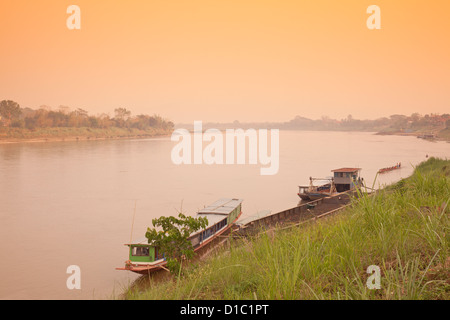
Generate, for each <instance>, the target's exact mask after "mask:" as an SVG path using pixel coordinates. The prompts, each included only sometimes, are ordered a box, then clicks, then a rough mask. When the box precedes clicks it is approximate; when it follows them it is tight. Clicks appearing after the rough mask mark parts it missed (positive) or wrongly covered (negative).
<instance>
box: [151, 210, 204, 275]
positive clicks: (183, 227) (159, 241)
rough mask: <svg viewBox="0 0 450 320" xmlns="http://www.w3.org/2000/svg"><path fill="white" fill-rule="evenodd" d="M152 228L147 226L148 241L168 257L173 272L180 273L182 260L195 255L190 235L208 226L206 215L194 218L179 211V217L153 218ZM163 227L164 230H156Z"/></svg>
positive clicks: (169, 266)
mask: <svg viewBox="0 0 450 320" xmlns="http://www.w3.org/2000/svg"><path fill="white" fill-rule="evenodd" d="M152 224H153V227H154V228H152V229H150V228H147V232H146V233H145V237H146V238H147V239H148V243H151V244H152V245H154V246H155V247H157V248H158V250H160V251H161V252H164V255H165V257H166V259H167V266H168V268H169V270H170V272H171V273H174V274H178V272H179V271H180V268H181V260H182V259H183V258H184V259H186V260H188V259H191V258H192V257H193V255H194V248H193V247H192V243H191V241H189V239H188V238H189V236H190V235H191V234H192V233H193V232H196V231H198V230H200V229H204V228H206V226H208V219H207V218H205V217H200V218H193V217H189V216H185V215H184V214H182V213H179V215H178V218H176V217H173V216H170V217H160V218H158V219H153V220H152ZM155 228H161V229H162V230H156V229H155Z"/></svg>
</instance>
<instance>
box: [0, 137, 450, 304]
mask: <svg viewBox="0 0 450 320" xmlns="http://www.w3.org/2000/svg"><path fill="white" fill-rule="evenodd" d="M175 144H176V142H172V141H171V140H170V137H167V138H155V139H138V140H101V141H78V142H77V141H71V142H70V141H66V142H35V143H11V144H0V299H55V300H57V299H69V300H70V299H111V298H118V297H119V295H120V294H121V292H122V291H123V290H124V289H125V288H126V287H127V285H129V284H130V283H132V282H133V281H134V280H135V279H136V278H137V276H136V275H134V274H132V273H129V272H126V271H118V270H115V268H116V267H119V266H123V264H124V261H125V260H126V259H127V255H128V252H127V247H126V246H124V243H127V242H129V241H130V239H131V238H132V239H136V238H142V237H143V236H144V234H145V231H146V229H147V227H151V220H152V219H153V218H156V217H159V216H161V215H166V216H167V215H176V214H177V212H178V211H183V212H184V213H186V214H189V215H194V214H195V212H196V211H197V210H198V209H200V208H202V207H204V206H205V205H208V204H209V203H212V202H214V201H215V200H217V199H219V198H223V197H233V198H242V199H244V202H243V210H244V217H245V216H247V215H252V214H255V213H256V212H258V211H261V210H271V211H273V212H277V211H280V210H284V209H287V208H291V207H294V206H296V205H297V203H298V200H299V199H298V196H297V192H298V185H301V184H308V183H309V177H310V176H313V177H326V176H330V175H331V172H330V171H331V170H332V169H336V168H340V167H360V168H362V171H361V176H362V177H364V179H365V180H366V183H367V184H368V185H372V183H373V181H374V178H375V175H376V172H377V171H378V169H380V168H383V167H388V166H392V165H395V164H396V163H398V162H401V163H402V169H401V170H396V171H393V172H390V173H387V174H384V175H381V176H378V178H377V180H376V181H375V185H377V186H378V185H384V184H388V183H391V182H394V181H397V180H399V179H401V178H402V177H407V176H408V175H410V174H411V173H412V171H413V167H414V165H417V164H418V163H420V162H421V161H423V160H426V155H428V156H435V157H441V158H449V157H450V144H448V143H446V142H429V141H425V140H422V139H417V138H415V137H405V136H379V135H374V134H373V133H360V132H304V131H280V140H279V146H280V157H279V171H278V173H277V174H275V175H261V174H260V168H261V165H259V164H256V165H254V164H252V165H251V164H245V165H206V164H204V165H194V164H192V165H183V164H182V165H175V164H174V163H173V162H172V159H171V151H172V149H173V147H174V145H175ZM133 221H134V224H133ZM71 265H76V266H79V268H80V271H81V277H80V280H81V289H74V290H69V289H68V287H67V285H66V281H67V279H68V278H69V276H70V274H68V273H67V268H68V267H69V266H71Z"/></svg>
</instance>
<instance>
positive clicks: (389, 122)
mask: <svg viewBox="0 0 450 320" xmlns="http://www.w3.org/2000/svg"><path fill="white" fill-rule="evenodd" d="M445 127H450V114H441V115H439V114H426V115H420V114H419V113H413V114H411V115H410V116H406V115H400V114H394V115H391V116H389V117H382V118H378V119H373V120H359V119H355V118H353V116H352V115H348V116H347V117H346V118H344V119H340V120H337V119H330V118H329V117H327V116H322V118H321V119H318V120H312V119H308V118H304V117H301V116H297V117H296V118H294V119H292V120H291V121H289V122H285V123H283V124H282V128H285V129H303V130H343V131H344V130H345V131H399V132H414V131H417V130H421V129H424V128H427V129H433V128H436V129H442V128H445Z"/></svg>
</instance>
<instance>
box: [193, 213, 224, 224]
mask: <svg viewBox="0 0 450 320" xmlns="http://www.w3.org/2000/svg"><path fill="white" fill-rule="evenodd" d="M203 217H204V218H206V219H208V226H207V228H208V227H210V226H212V225H214V224H216V223H218V222H220V221H222V220H223V219H226V216H225V215H223V214H212V213H208V214H203V213H199V214H197V217H196V218H203Z"/></svg>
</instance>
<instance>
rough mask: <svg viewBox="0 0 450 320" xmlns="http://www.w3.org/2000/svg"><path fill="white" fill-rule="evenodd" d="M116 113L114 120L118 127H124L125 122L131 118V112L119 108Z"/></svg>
mask: <svg viewBox="0 0 450 320" xmlns="http://www.w3.org/2000/svg"><path fill="white" fill-rule="evenodd" d="M114 112H115V114H116V116H115V118H114V119H115V120H116V122H117V125H118V126H119V127H124V126H125V121H126V120H128V118H129V117H130V116H131V111H128V110H127V109H125V108H117V109H114Z"/></svg>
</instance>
